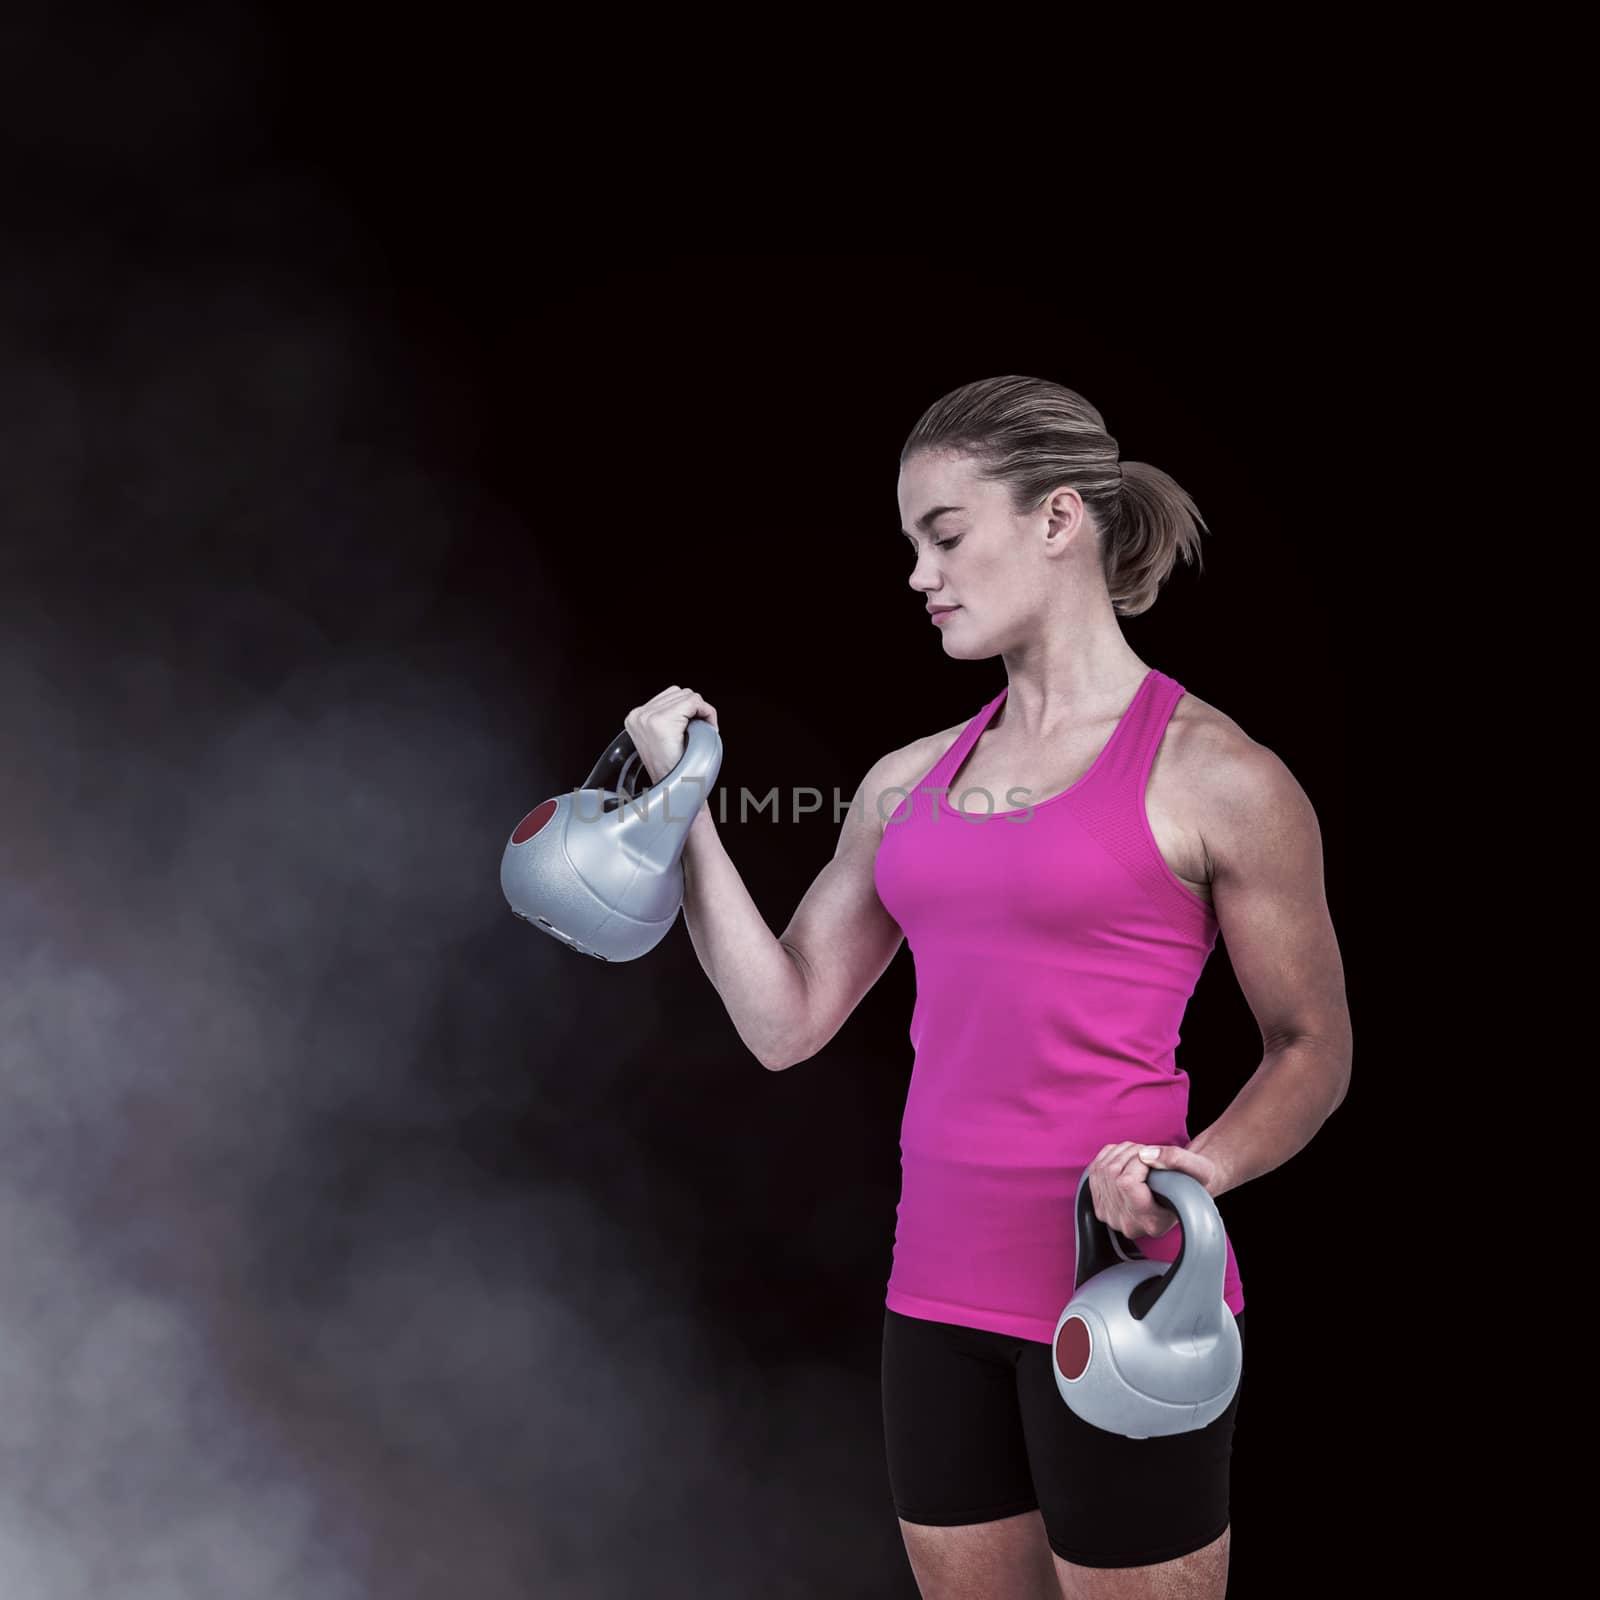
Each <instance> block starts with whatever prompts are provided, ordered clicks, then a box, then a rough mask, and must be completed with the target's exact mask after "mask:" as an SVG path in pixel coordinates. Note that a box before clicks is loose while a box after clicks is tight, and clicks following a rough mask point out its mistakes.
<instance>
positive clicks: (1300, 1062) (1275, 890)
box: [1147, 742, 1352, 1199]
mask: <svg viewBox="0 0 1600 1600" xmlns="http://www.w3.org/2000/svg"><path fill="white" fill-rule="evenodd" d="M1205 814H1206V820H1207V826H1206V828H1205V831H1204V840H1205V847H1206V854H1207V856H1208V857H1209V860H1210V865H1211V897H1212V906H1213V908H1214V910H1215V911H1216V915H1217V922H1218V924H1219V927H1220V931H1221V934H1222V937H1223V939H1224V940H1225V941H1226V943H1227V946H1228V959H1229V960H1230V961H1231V962H1232V964H1233V970H1234V973H1235V975H1236V976H1237V978H1238V980H1239V987H1240V989H1241V990H1242V991H1243V993H1244V997H1245V1000H1246V1002H1247V1003H1248V1004H1249V1007H1250V1010H1251V1012H1252V1013H1253V1014H1254V1016H1255V1019H1256V1025H1257V1026H1258V1027H1259V1028H1260V1030H1261V1043H1262V1048H1263V1052H1264V1053H1263V1055H1262V1058H1261V1064H1260V1066H1258V1067H1257V1068H1256V1070H1255V1072H1254V1074H1253V1075H1252V1076H1251V1078H1250V1080H1249V1081H1248V1082H1247V1083H1246V1084H1245V1085H1244V1087H1243V1088H1242V1089H1241V1090H1240V1091H1239V1093H1238V1094H1237V1095H1236V1096H1235V1098H1234V1099H1233V1101H1232V1103H1231V1104H1230V1105H1229V1106H1228V1108H1227V1110H1226V1111H1224V1112H1223V1113H1222V1115H1221V1116H1220V1117H1218V1118H1217V1120H1216V1121H1215V1122H1213V1123H1212V1124H1211V1125H1210V1126H1209V1127H1208V1128H1206V1129H1204V1130H1203V1131H1202V1132H1200V1133H1198V1134H1196V1135H1195V1137H1194V1138H1193V1139H1191V1140H1190V1141H1189V1145H1188V1150H1189V1151H1190V1152H1192V1153H1194V1154H1195V1155H1197V1156H1200V1157H1203V1158H1204V1162H1197V1163H1195V1165H1194V1167H1193V1169H1192V1171H1193V1174H1194V1175H1195V1176H1196V1177H1199V1178H1200V1179H1201V1181H1202V1182H1204V1183H1205V1186H1206V1189H1207V1191H1208V1192H1209V1193H1210V1194H1211V1196H1212V1198H1213V1199H1214V1198H1215V1197H1216V1196H1217V1195H1220V1194H1224V1193H1226V1191H1227V1190H1229V1189H1237V1188H1238V1187H1239V1185H1240V1184H1241V1183H1248V1182H1249V1181H1250V1180H1251V1179H1252V1178H1259V1177H1260V1176H1261V1174H1262V1173H1264V1172H1271V1171H1272V1169H1273V1168H1274V1167H1278V1166H1281V1165H1282V1164H1283V1163H1284V1162H1285V1161H1287V1160H1288V1159H1289V1157H1290V1156H1292V1155H1294V1154H1295V1152H1296V1151H1298V1150H1300V1149H1302V1148H1304V1146H1305V1145H1306V1144H1308V1143H1309V1142H1310V1140H1311V1137H1312V1135H1313V1134H1315V1133H1316V1131H1317V1129H1318V1128H1320V1127H1321V1126H1322V1124H1323V1123H1324V1122H1325V1121H1326V1120H1327V1118H1328V1116H1329V1114H1330V1113H1331V1112H1332V1111H1334V1110H1335V1109H1336V1108H1337V1106H1338V1105H1339V1103H1340V1102H1341V1101H1342V1100H1343V1099H1344V1097H1345V1093H1346V1092H1347V1090H1348V1089H1349V1087H1350V1062H1351V1055H1352V1040H1351V1029H1350V1010H1349V1006H1348V1004H1347V1003H1346V999H1345V988H1344V966H1343V964H1342V962H1341V961H1340V959H1339V943H1338V940H1337V939H1336V938H1335V936H1334V932H1333V922H1332V919H1331V918H1330V917H1329V915H1328V901H1327V895H1326V892H1325V890H1324V886H1323V876H1322V836H1321V832H1320V830H1319V829H1318V827H1317V815H1316V812H1315V811H1313V810H1312V808H1311V802H1310V800H1309V799H1308V798H1307V797H1306V793H1305V791H1304V790H1303V789H1302V788H1301V787H1300V785H1299V784H1298V783H1297V782H1296V781H1295V777H1294V774H1293V773H1291V772H1290V771H1289V769H1288V767H1286V766H1285V765H1284V764H1283V762H1282V761H1281V760H1279V758H1278V757H1277V756H1276V755H1275V754H1274V753H1273V752H1272V751H1271V750H1268V749H1267V748H1266V747H1265V746H1264V745H1259V744H1256V743H1254V742H1250V743H1248V744H1246V745H1244V746H1242V747H1239V748H1237V749H1235V750H1234V751H1233V752H1231V753H1230V754H1229V755H1228V756H1227V757H1226V758H1225V759H1224V760H1222V761H1220V762H1219V763H1218V764H1217V766H1216V768H1215V769H1214V777H1213V778H1212V780H1211V782H1210V783H1209V784H1208V802H1207V806H1206V813H1205ZM1157 1148H1159V1150H1160V1156H1159V1157H1158V1158H1157V1159H1156V1160H1154V1161H1151V1162H1148V1163H1147V1164H1148V1165H1150V1166H1155V1167H1166V1168H1170V1169H1174V1170H1178V1171H1182V1170H1183V1157H1184V1155H1185V1152H1184V1151H1183V1150H1181V1149H1177V1150H1175V1149H1173V1147H1171V1146H1159V1147H1157ZM1207 1166H1209V1169H1210V1170H1209V1173H1208V1172H1207V1170H1206V1168H1207Z"/></svg>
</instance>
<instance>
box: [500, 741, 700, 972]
mask: <svg viewBox="0 0 1600 1600" xmlns="http://www.w3.org/2000/svg"><path fill="white" fill-rule="evenodd" d="M721 767H722V736H721V734H719V733H718V732H717V730H716V729H715V728H714V727H712V725H711V724H710V723H709V722H708V721H707V720H706V719H705V718H704V717H695V718H693V719H691V721H690V722H689V725H688V727H687V729H686V730H685V739H684V747H683V754H682V755H681V756H680V757H679V758H678V764H677V766H675V767H674V768H673V769H672V771H671V772H669V773H668V774H667V775H666V777H664V778H663V779H662V780H661V782H660V783H658V784H656V785H655V786H654V787H653V788H649V787H646V785H647V784H648V783H649V774H648V773H647V772H646V771H645V768H644V763H643V762H642V761H641V760H640V759H639V752H638V750H637V749H636V748H635V746H634V742H633V735H632V734H630V733H628V732H627V730H626V729H624V730H623V731H622V732H621V733H619V734H618V735H617V736H616V738H615V739H613V740H612V741H611V743H610V744H609V745H608V746H607V747H606V752H605V754H604V755H602V756H601V757H600V759H599V761H597V762H596V763H595V767H594V771H593V772H591V773H590V774H589V776H588V777H587V778H586V779H585V780H584V784H583V787H582V788H581V789H574V790H573V791H572V792H571V793H570V794H563V795H558V796H557V797H556V798H555V799H554V800H543V801H541V802H540V803H539V804H538V805H536V806H535V807H534V808H533V810H532V811H530V812H529V813H528V814H527V816H525V817H524V818H523V819H522V821H521V822H519V823H518V824H517V825H516V827H515V828H514V829H513V830H512V833H511V838H510V840H509V842H508V843H507V845H506V848H505V854H504V855H503V856H502V857H501V858H500V888H501V890H502V891H503V893H504V894H505V897H506V900H507V901H508V902H509V903H510V906H511V909H512V910H513V911H514V912H515V913H516V914H517V915H518V916H519V917H521V918H522V919H523V921H525V922H530V923H532V924H533V926H534V927H536V928H538V929H540V930H541V931H542V932H544V933H548V934H549V935H550V937H551V938H553V939H558V940H560V941H561V943H562V944H564V945H566V946H568V947H569V948H570V949H573V950H576V951H578V953H579V954H580V955H586V956H593V957H595V959H596V960H598V961H632V960H633V959H634V958H635V957H636V956H642V955H644V954H646V953H647V952H648V951H651V950H653V949H654V948H655V947H656V946H657V945H658V944H659V943H660V942H661V941H662V939H664V938H665V937H666V934H667V930H668V929H669V928H670V927H671V926H672V924H673V923H674V922H675V921H676V920H677V917H678V912H679V910H680V909H681V908H682V906H683V862H682V859H681V858H682V855H683V848H684V846H685V845H686V844H687V843H688V842H689V824H690V823H691V822H693V821H694V819H695V815H696V813H697V812H698V811H699V810H700V807H701V806H702V805H704V804H705V801H706V797H707V795H708V794H709V793H710V792H711V786H712V784H714V783H715V782H716V781H717V773H718V771H719V770H720V769H721Z"/></svg>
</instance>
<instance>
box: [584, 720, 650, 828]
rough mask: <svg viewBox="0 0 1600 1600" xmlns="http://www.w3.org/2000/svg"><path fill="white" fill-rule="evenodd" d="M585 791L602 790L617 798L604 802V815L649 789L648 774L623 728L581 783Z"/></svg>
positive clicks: (626, 731) (628, 734)
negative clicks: (605, 811)
mask: <svg viewBox="0 0 1600 1600" xmlns="http://www.w3.org/2000/svg"><path fill="white" fill-rule="evenodd" d="M583 787H584V788H585V789H604V790H607V791H609V792H610V793H613V794H615V795H617V796H618V799H617V800H615V801H611V802H608V803H607V804H606V806H605V809H606V810H607V811H613V810H615V809H616V807H617V806H618V805H621V804H626V803H627V802H628V801H631V800H637V799H638V798H639V796H640V795H641V794H643V793H645V791H646V790H648V789H650V788H651V787H652V784H651V782H650V774H649V772H647V771H646V770H645V764H644V762H643V760H641V759H640V756H639V750H638V747H637V746H636V745H635V744H634V742H633V735H632V734H631V733H629V732H628V730H627V729H626V728H624V729H623V730H622V732H621V733H619V734H618V735H617V736H616V738H615V739H613V740H612V741H611V743H610V744H608V745H607V746H606V749H605V754H604V755H602V756H601V757H600V759H599V760H598V761H597V762H595V764H594V771H593V772H591V773H590V774H589V776H588V777H587V778H585V779H584V780H583Z"/></svg>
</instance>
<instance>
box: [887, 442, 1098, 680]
mask: <svg viewBox="0 0 1600 1600" xmlns="http://www.w3.org/2000/svg"><path fill="white" fill-rule="evenodd" d="M1066 492H1067V493H1068V494H1069V495H1070V496H1071V498H1072V499H1073V500H1074V501H1076V500H1077V495H1076V493H1075V492H1074V491H1071V490H1068V491H1066ZM898 495H899V501H900V529H901V533H902V534H903V535H904V536H905V537H906V538H907V539H908V540H909V541H910V543H911V546H912V553H913V555H914V557H915V562H916V564H915V565H914V566H913V567H912V569H911V577H910V580H909V581H910V584H911V587H912V588H913V589H914V590H915V591H916V592H917V593H918V594H919V595H920V596H921V597H922V599H923V601H924V603H925V604H927V605H929V606H935V607H940V606H953V607H954V608H955V609H954V610H952V611H950V612H948V613H946V615H945V616H944V619H943V620H942V621H939V620H935V619H934V618H930V619H929V624H928V625H929V626H930V627H936V628H937V629H938V630H939V631H940V633H942V634H943V635H944V650H945V654H946V655H949V656H955V657H957V658H959V659H961V660H981V659H984V658H986V657H988V656H993V655H999V654H1001V653H1002V652H1004V651H1007V650H1011V649H1015V648H1016V647H1018V646H1019V645H1020V644H1022V643H1024V642H1026V641H1027V640H1028V639H1029V638H1030V637H1032V636H1034V635H1035V634H1036V632H1037V631H1038V630H1039V629H1041V628H1042V627H1043V626H1044V623H1045V604H1046V597H1047V594H1048V591H1049V582H1048V581H1047V580H1048V579H1052V578H1054V577H1055V574H1054V573H1052V572H1049V571H1048V565H1049V564H1048V562H1047V561H1046V560H1045V558H1044V553H1043V551H1044V545H1043V541H1042V540H1041V539H1040V538H1037V537H1029V531H1030V528H1035V529H1037V530H1038V531H1039V532H1040V533H1042V532H1043V531H1044V530H1045V528H1046V526H1047V524H1048V523H1049V520H1050V518H1049V516H1048V514H1047V508H1045V507H1041V508H1040V510H1039V511H1037V512H1035V513H1033V514H1032V515H1031V516H1027V517H1017V516H1014V515H1013V514H1012V512H1011V509H1010V501H1009V499H1008V497H1007V491H1006V487H1005V485H1004V484H1002V483H994V482H989V481H986V480H984V479H982V478H979V477H978V476H976V474H975V472H974V467H973V463H972V462H971V461H970V460H969V459H968V458H967V457H964V456H957V455H951V454H949V453H948V452H941V453H940V454H938V455H931V454H928V453H926V452H923V453H919V454H917V455H915V456H913V457H912V458H911V459H910V460H909V461H907V462H906V464H905V465H904V466H903V467H902V468H901V469H900V485H899V491H898ZM940 507H954V508H955V509H952V510H946V511H943V512H940ZM1058 509H1059V506H1058ZM1080 509H1081V507H1080Z"/></svg>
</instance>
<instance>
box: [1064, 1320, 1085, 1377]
mask: <svg viewBox="0 0 1600 1600" xmlns="http://www.w3.org/2000/svg"><path fill="white" fill-rule="evenodd" d="M1056 1365H1057V1366H1058V1367H1060V1368H1061V1376H1062V1377H1063V1378H1081V1377H1082V1376H1083V1369H1084V1368H1085V1367H1087V1366H1088V1365H1089V1325H1088V1323H1086V1322H1085V1321H1084V1320H1083V1318H1082V1317H1068V1318H1067V1320H1066V1321H1065V1322H1063V1323H1062V1324H1061V1332H1060V1333H1058V1334H1057V1335H1056Z"/></svg>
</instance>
